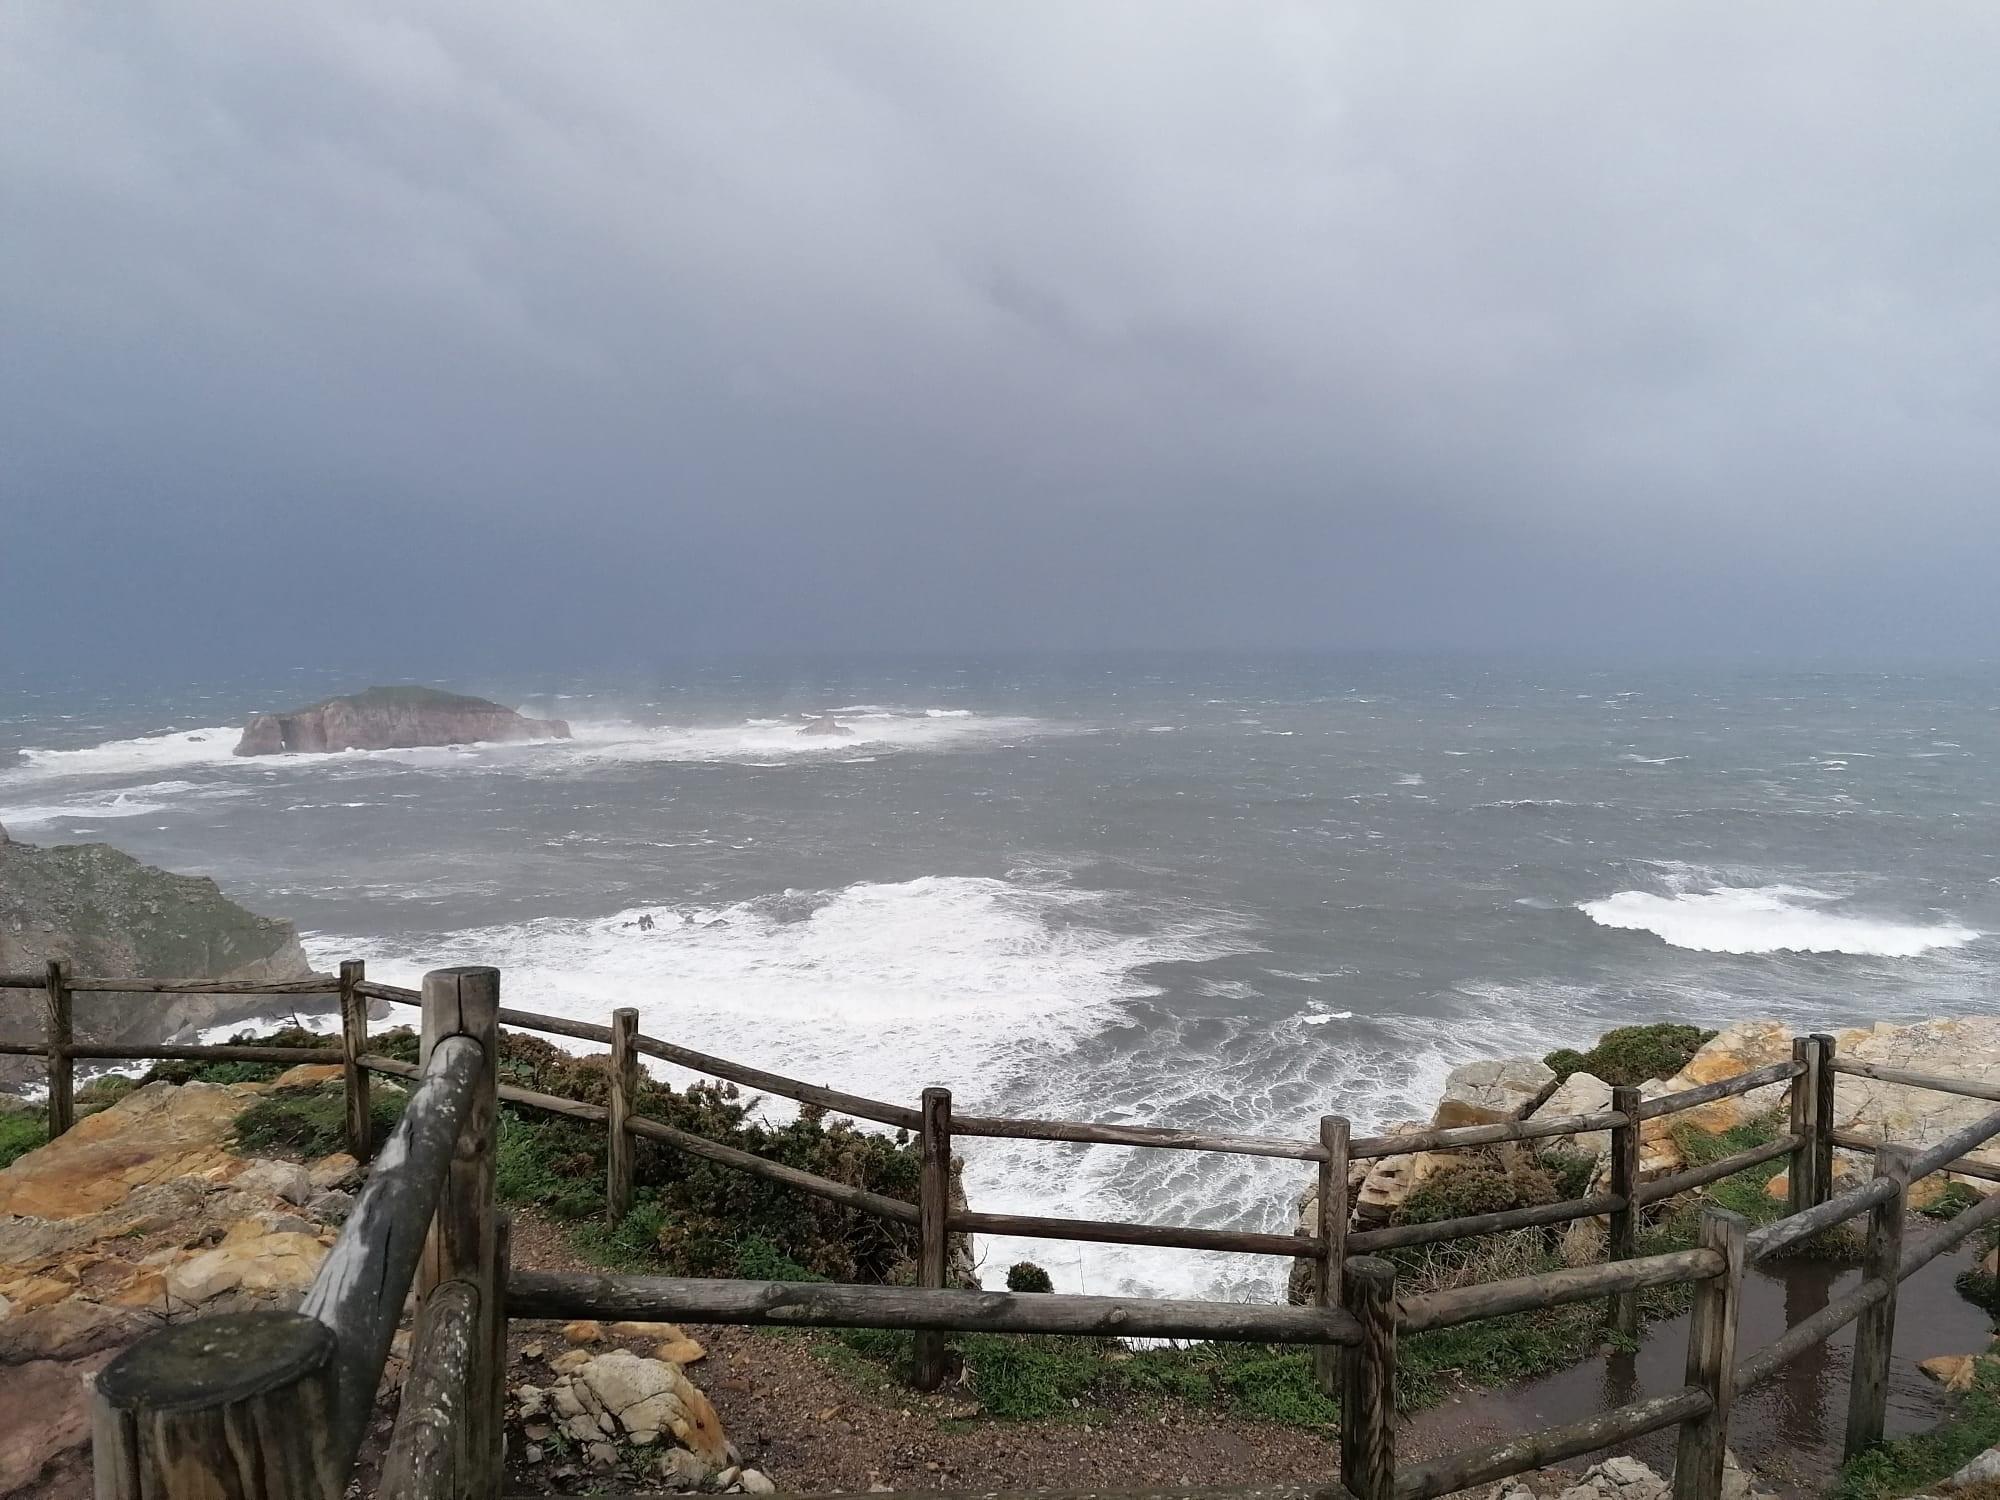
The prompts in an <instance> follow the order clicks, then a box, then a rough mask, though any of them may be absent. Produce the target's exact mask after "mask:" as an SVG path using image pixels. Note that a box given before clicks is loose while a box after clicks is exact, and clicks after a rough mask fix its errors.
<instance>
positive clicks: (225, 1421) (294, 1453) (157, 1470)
mask: <svg viewBox="0 0 2000 1500" xmlns="http://www.w3.org/2000/svg"><path fill="white" fill-rule="evenodd" d="M335 1343H336V1340H335V1338H334V1335H333V1331H332V1330H331V1329H329V1328H328V1327H326V1325H325V1324H323V1323H321V1322H320V1321H319V1320H318V1319H316V1318H311V1317H307V1316H306V1315H305V1314H303V1313H291V1312H254V1313H223V1314H220V1315H218V1316H215V1317H208V1318H201V1319H198V1320H196V1321H194V1322H189V1323H181V1324H177V1325H175V1326H173V1327H169V1328H165V1329H162V1330H160V1331H159V1332H157V1333H154V1334H152V1335H150V1336H149V1337H147V1338H143V1339H141V1340H139V1341H138V1342H137V1343H135V1344H133V1345H131V1346H130V1347H129V1348H127V1349H126V1350H125V1351H124V1353H122V1354H120V1355H119V1356H118V1357H117V1358H116V1359H114V1360H112V1361H111V1363H110V1364H108V1365H106V1366H105V1367H104V1370H103V1372H102V1373H101V1374H100V1375H99V1376H98V1377H97V1386H96V1391H95V1394H94V1395H93V1397H92V1401H91V1439H92V1449H93V1452H92V1468H93V1470H94V1471H95V1482H96V1494H97V1500H152V1497H157V1496H165V1495H202V1496H205V1497H209V1500H340V1497H341V1496H342V1495H343V1494H344V1493H345V1492H346V1489H347V1465H346V1463H345V1462H344V1456H342V1455H337V1454H336V1453H335V1452H334V1451H333V1447H334V1444H333V1443H332V1441H331V1439H332V1433H333V1428H334V1425H335V1424H334V1420H333V1411H334V1403H335V1395H334V1375H333V1371H334V1348H335Z"/></svg>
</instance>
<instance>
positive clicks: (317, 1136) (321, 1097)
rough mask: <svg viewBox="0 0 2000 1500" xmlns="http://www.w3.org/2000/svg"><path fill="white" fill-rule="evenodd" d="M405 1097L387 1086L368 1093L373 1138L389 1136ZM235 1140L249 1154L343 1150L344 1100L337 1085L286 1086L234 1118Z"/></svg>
mask: <svg viewBox="0 0 2000 1500" xmlns="http://www.w3.org/2000/svg"><path fill="white" fill-rule="evenodd" d="M404 1098H405V1096H404V1095H403V1094H402V1092H401V1091H397V1092H395V1093H390V1092H388V1091H386V1090H381V1091H377V1092H374V1093H371V1094H370V1095H369V1100H368V1114H369V1118H370V1119H371V1120H372V1121H373V1122H374V1127H375V1130H374V1134H375V1139H376V1140H378V1141H380V1140H384V1139H386V1138H387V1137H388V1135H389V1132H390V1131H392V1130H394V1129H395V1128H396V1122H397V1121H399V1120H401V1119H402V1118H403V1102H404ZM236 1143H237V1145H239V1146H241V1147H242V1148H243V1149H244V1150H245V1151H248V1152H250V1153H251V1154H253V1155H260V1156H268V1155H271V1154H272V1153H274V1152H275V1153H277V1154H279V1155H285V1156H298V1157H301V1158H303V1159H305V1160H308V1161H309V1160H311V1159H313V1158H314V1157H319V1156H326V1155H328V1154H329V1153H331V1152H335V1151H345V1150H346V1149H347V1101H346V1100H345V1099H344V1098H343V1097H342V1096H341V1094H340V1092H339V1091H338V1090H334V1089H317V1090H304V1089H301V1090H296V1091H295V1090H290V1089H288V1090H286V1091H285V1092H284V1093H280V1094H267V1095H265V1096H264V1097H263V1098H261V1099H259V1100H257V1101H256V1102H255V1103H254V1104H252V1105H251V1106H250V1107H249V1108H248V1109H246V1110H244V1111H243V1113H242V1114H240V1115H238V1116H237V1117H236Z"/></svg>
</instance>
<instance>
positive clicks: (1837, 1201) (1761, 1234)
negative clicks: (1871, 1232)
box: [1746, 1182, 1890, 1266]
mask: <svg viewBox="0 0 2000 1500" xmlns="http://www.w3.org/2000/svg"><path fill="white" fill-rule="evenodd" d="M1889 1192H1890V1188H1889V1185H1888V1184H1887V1183H1884V1182H1863V1183H1859V1184H1857V1185H1856V1186H1854V1187H1851V1188H1849V1189H1848V1190H1847V1191H1846V1192H1844V1193H1841V1194H1840V1195H1839V1196H1838V1197H1833V1198H1829V1199H1827V1200H1826V1201H1825V1202H1824V1203H1818V1204H1815V1205H1813V1207H1811V1208H1809V1209H1807V1210H1806V1211H1805V1212H1804V1213H1802V1214H1793V1215H1791V1216H1790V1217H1789V1218H1783V1219H1776V1220H1773V1221H1772V1222H1771V1223H1769V1224H1766V1225H1764V1226H1763V1227H1762V1228H1760V1229H1756V1230H1753V1231H1751V1234H1750V1238H1749V1241H1748V1243H1747V1246H1746V1253H1747V1254H1748V1255H1749V1258H1750V1264H1751V1265H1753V1266H1754V1265H1756V1264H1757V1263H1758V1262H1759V1261H1762V1260H1768V1259H1769V1258H1770V1257H1771V1256H1773V1255H1776V1254H1777V1253H1778V1252H1779V1251H1780V1250H1784V1249H1786V1248H1788V1247H1790V1246H1792V1245H1796V1244H1798V1243H1799V1241H1801V1240H1807V1239H1811V1238H1812V1237H1813V1236H1814V1235H1816V1234H1818V1233H1819V1232H1820V1231H1821V1230H1825V1229H1831V1228H1833V1226H1834V1225H1836V1224H1844V1223H1846V1222H1847V1221H1848V1220H1849V1219H1851V1218H1853V1217H1854V1216H1855V1215H1856V1214H1863V1213H1866V1212H1868V1210H1869V1209H1871V1208H1873V1207H1874V1206H1875V1205H1876V1204H1877V1203H1879V1202H1881V1201H1882V1199H1883V1198H1885V1197H1887V1196H1888V1194H1889Z"/></svg>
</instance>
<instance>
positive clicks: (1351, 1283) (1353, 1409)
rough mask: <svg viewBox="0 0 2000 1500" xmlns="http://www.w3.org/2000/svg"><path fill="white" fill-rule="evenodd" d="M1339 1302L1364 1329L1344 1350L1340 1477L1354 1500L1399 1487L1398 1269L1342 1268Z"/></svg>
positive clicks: (1367, 1258)
mask: <svg viewBox="0 0 2000 1500" xmlns="http://www.w3.org/2000/svg"><path fill="white" fill-rule="evenodd" d="M1341 1302H1342V1305H1343V1306H1345V1307H1346V1309H1347V1310H1348V1311H1349V1312H1350V1313H1352V1314H1353V1315H1354V1317H1355V1319H1356V1320H1357V1321H1358V1322H1359V1323H1360V1324H1361V1337H1360V1340H1359V1341H1358V1342H1357V1343H1354V1344H1351V1345H1347V1346H1344V1347H1343V1348H1342V1349H1341V1351H1340V1477H1341V1481H1342V1483H1344V1484H1345V1485H1346V1486H1347V1490H1348V1493H1349V1494H1351V1495H1353V1496H1354V1497H1355V1500H1390V1497H1391V1495H1392V1494H1393V1492H1394V1490H1395V1487H1396V1268H1395V1267H1394V1266H1393V1265H1391V1264H1390V1263H1389V1262H1388V1261H1386V1260H1383V1259H1381V1258H1380V1257H1378V1256H1373V1255H1357V1256H1356V1257H1355V1258H1354V1259H1353V1260H1350V1261H1349V1262H1348V1263H1347V1265H1346V1266H1345V1267H1344V1268H1343V1269H1342V1274H1341Z"/></svg>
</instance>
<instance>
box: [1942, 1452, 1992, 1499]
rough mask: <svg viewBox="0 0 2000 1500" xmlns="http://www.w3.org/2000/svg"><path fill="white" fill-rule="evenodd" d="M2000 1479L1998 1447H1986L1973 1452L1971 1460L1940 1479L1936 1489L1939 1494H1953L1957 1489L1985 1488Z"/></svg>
mask: <svg viewBox="0 0 2000 1500" xmlns="http://www.w3.org/2000/svg"><path fill="white" fill-rule="evenodd" d="M1996 1480H2000V1447H1996V1448H1988V1449H1987V1450H1986V1451H1985V1452H1984V1453H1980V1454H1975V1455H1974V1456H1973V1458H1972V1460H1971V1461H1970V1462H1969V1463H1967V1464H1966V1465H1965V1467H1963V1468H1961V1469H1959V1470H1958V1471H1957V1472H1955V1473H1954V1474H1952V1475H1951V1477H1950V1478H1948V1479H1940V1480H1939V1481H1938V1482H1937V1486H1936V1487H1937V1489H1938V1491H1939V1493H1941V1494H1946V1495H1950V1494H1954V1493H1956V1492H1957V1491H1959V1490H1969V1489H1975V1488H1978V1489H1987V1490H1989V1491H1990V1487H1991V1486H1992V1485H1993V1484H1994V1482H1995V1481H1996Z"/></svg>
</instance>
